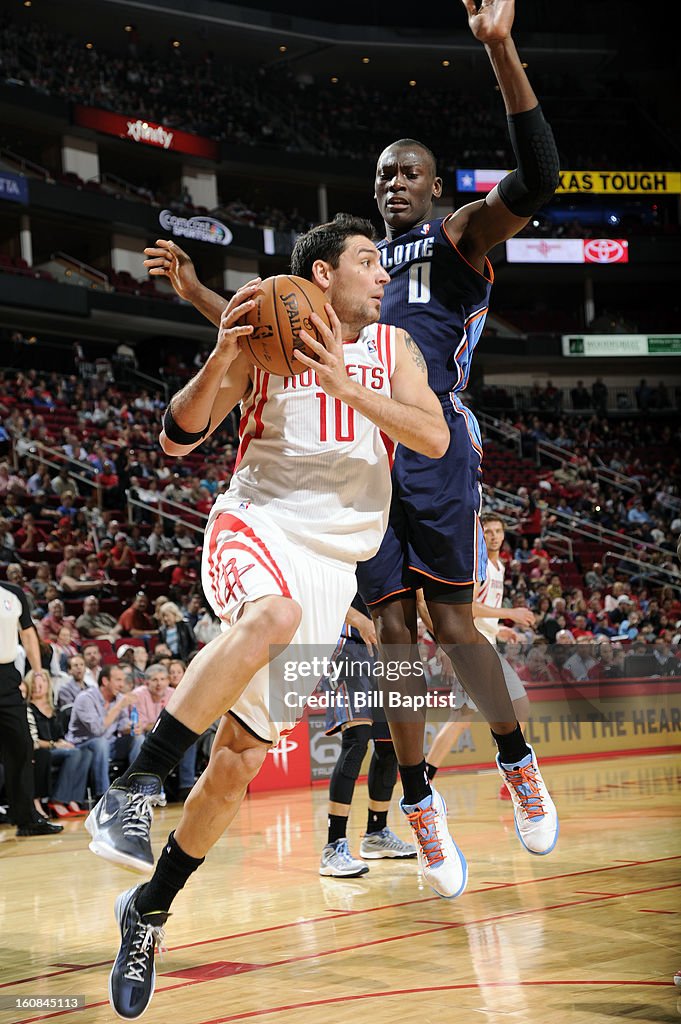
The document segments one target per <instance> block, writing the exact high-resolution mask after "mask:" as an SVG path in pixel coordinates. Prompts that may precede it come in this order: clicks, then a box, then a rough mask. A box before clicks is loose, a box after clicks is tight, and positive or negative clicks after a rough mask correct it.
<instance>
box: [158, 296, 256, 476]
mask: <svg viewBox="0 0 681 1024" xmlns="http://www.w3.org/2000/svg"><path fill="white" fill-rule="evenodd" d="M259 287H260V279H259V278H258V279H257V280H255V281H249V283H248V284H247V285H244V287H243V288H240V289H239V290H238V291H237V292H236V294H235V295H234V296H233V298H232V299H230V301H229V303H228V305H227V307H226V308H225V310H224V311H223V314H222V317H221V320H220V329H219V331H218V336H217V340H216V342H215V347H214V349H213V351H212V352H211V354H210V355H209V356H208V359H207V360H206V362H205V363H204V365H203V366H202V367H201V369H200V370H199V372H198V373H197V374H196V376H194V377H192V379H191V380H190V381H189V382H188V383H187V384H185V386H184V387H183V388H182V390H181V391H178V393H177V394H176V395H174V396H173V398H171V400H170V402H169V404H168V407H167V409H166V411H165V413H164V415H163V429H162V431H161V436H160V438H159V440H160V444H161V448H162V449H163V451H164V452H165V453H166V455H173V456H181V455H188V454H189V452H191V451H193V450H194V448H197V447H198V445H200V444H201V442H202V441H203V440H205V438H207V437H209V436H210V435H211V434H212V433H213V431H214V430H216V429H217V428H218V427H219V425H220V423H222V421H223V419H224V418H225V416H226V415H227V413H228V412H230V411H231V410H232V409H233V408H234V406H235V405H236V404H237V402H239V401H240V400H241V399H242V398H243V396H244V395H245V393H246V392H247V390H248V387H249V384H250V375H249V364H248V362H247V360H246V359H245V357H244V355H243V353H242V352H241V350H240V348H239V338H242V337H245V336H246V335H248V334H250V333H251V331H252V330H253V328H252V327H251V326H249V325H247V324H239V323H238V321H239V320H240V319H241V317H243V316H244V314H245V313H247V312H248V311H249V310H250V309H252V308H253V302H252V300H251V298H250V297H251V295H253V294H254V293H255V292H256V291H257V290H258V288H259Z"/></svg>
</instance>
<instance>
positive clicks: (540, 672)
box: [517, 643, 558, 685]
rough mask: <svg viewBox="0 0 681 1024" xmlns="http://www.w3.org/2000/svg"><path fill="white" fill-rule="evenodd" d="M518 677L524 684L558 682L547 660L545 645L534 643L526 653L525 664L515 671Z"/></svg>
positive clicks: (552, 667)
mask: <svg viewBox="0 0 681 1024" xmlns="http://www.w3.org/2000/svg"><path fill="white" fill-rule="evenodd" d="M517 672H518V676H519V678H520V679H522V681H523V682H524V683H530V684H535V685H536V684H541V683H553V682H556V681H557V680H558V675H557V673H556V672H555V670H554V666H553V665H552V664H551V662H550V661H549V659H548V651H547V646H546V644H541V643H535V644H533V645H532V647H530V649H529V651H528V652H527V658H526V659H525V664H524V665H520V666H519V667H518V669H517Z"/></svg>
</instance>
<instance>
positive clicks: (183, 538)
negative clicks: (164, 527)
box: [173, 520, 196, 552]
mask: <svg viewBox="0 0 681 1024" xmlns="http://www.w3.org/2000/svg"><path fill="white" fill-rule="evenodd" d="M195 547H196V542H195V541H194V540H192V537H191V534H190V533H189V530H188V528H187V527H186V526H185V525H184V523H181V522H179V521H178V520H176V521H175V526H174V529H173V551H178V550H179V551H190V552H191V551H193V550H194V548H195Z"/></svg>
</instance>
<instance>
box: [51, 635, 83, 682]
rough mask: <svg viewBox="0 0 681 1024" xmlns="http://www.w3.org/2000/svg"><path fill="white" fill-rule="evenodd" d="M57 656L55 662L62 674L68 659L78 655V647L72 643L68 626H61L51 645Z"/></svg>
mask: <svg viewBox="0 0 681 1024" xmlns="http://www.w3.org/2000/svg"><path fill="white" fill-rule="evenodd" d="M51 646H52V650H53V651H54V653H55V655H56V656H57V662H58V664H59V668H60V670H61V671H62V672H66V669H67V667H68V662H69V658H71V657H72V656H73V655H74V654H78V647H77V645H76V644H75V643H74V642H73V632H72V630H71V627H70V626H62V627H61V629H60V630H59V633H58V634H57V639H56V640H55V641H54V643H53V644H52V645H51Z"/></svg>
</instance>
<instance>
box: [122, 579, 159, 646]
mask: <svg viewBox="0 0 681 1024" xmlns="http://www.w3.org/2000/svg"><path fill="white" fill-rule="evenodd" d="M148 608H149V598H148V597H147V595H146V594H145V593H144V592H143V591H140V592H139V593H138V594H136V595H135V599H134V601H133V602H132V604H131V605H130V606H129V607H128V608H126V609H125V611H123V612H122V613H121V615H120V616H119V619H118V624H119V625H120V627H121V635H122V636H138V637H141V638H142V639H143V640H146V639H148V638H149V637H150V636H156V634H157V633H158V629H156V627H155V625H154V620H153V619H152V617H151V615H149V611H148Z"/></svg>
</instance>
